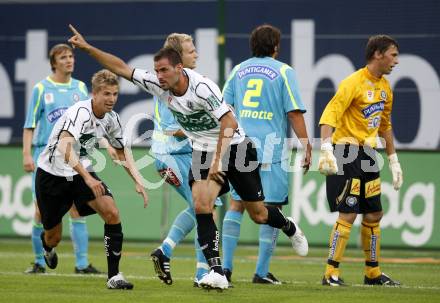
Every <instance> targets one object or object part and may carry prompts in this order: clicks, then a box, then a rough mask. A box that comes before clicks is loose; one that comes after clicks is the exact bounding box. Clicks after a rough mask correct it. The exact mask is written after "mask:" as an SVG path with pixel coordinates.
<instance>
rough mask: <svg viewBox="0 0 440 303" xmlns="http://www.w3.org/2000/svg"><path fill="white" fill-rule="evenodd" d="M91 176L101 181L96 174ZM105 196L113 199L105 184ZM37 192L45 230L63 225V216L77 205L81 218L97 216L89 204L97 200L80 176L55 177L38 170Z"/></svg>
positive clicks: (92, 173)
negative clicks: (73, 205)
mask: <svg viewBox="0 0 440 303" xmlns="http://www.w3.org/2000/svg"><path fill="white" fill-rule="evenodd" d="M90 174H91V175H92V176H93V178H95V179H96V180H101V179H99V177H98V176H97V175H96V174H95V173H94V172H90ZM102 185H103V186H104V188H105V195H107V196H110V197H113V196H112V194H111V193H110V190H109V189H108V187H107V185H105V183H104V182H103V183H102ZM35 191H36V196H37V204H38V208H39V210H40V213H41V222H42V223H43V227H44V229H46V230H48V229H51V228H53V227H55V226H56V225H57V224H59V223H61V221H62V218H63V216H64V215H65V214H66V213H67V212H68V211H69V209H70V208H71V207H72V204H75V207H76V209H77V210H78V213H79V214H80V215H81V216H88V215H92V214H95V213H96V212H95V210H94V209H93V208H91V207H90V206H89V205H88V202H90V201H92V200H95V195H94V194H93V192H92V190H91V189H90V188H89V187H88V186H87V184H86V183H85V182H84V179H83V178H82V177H81V176H80V175H75V176H73V177H70V179H68V178H67V177H59V176H54V175H52V174H50V173H48V172H46V171H44V170H43V169H41V168H38V169H37V172H36V176H35Z"/></svg>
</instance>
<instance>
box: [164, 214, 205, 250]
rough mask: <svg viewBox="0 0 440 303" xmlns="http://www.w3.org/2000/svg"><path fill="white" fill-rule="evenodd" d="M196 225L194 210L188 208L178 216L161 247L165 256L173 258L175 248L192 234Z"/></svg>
mask: <svg viewBox="0 0 440 303" xmlns="http://www.w3.org/2000/svg"><path fill="white" fill-rule="evenodd" d="M195 224H196V222H195V214H194V209H192V208H189V207H188V208H186V209H185V210H183V211H181V212H180V213H179V215H177V217H176V219H174V222H173V224H172V226H171V228H170V231H169V232H168V235H167V237H166V238H165V240H163V242H162V245H161V246H160V248H161V249H162V251H163V253H164V254H165V256H167V257H168V258H171V256H172V254H173V250H174V247H176V245H177V244H179V242H180V241H182V239H184V238H185V237H186V235H188V234H189V233H190V232H191V230H192V229H193V228H194V226H195Z"/></svg>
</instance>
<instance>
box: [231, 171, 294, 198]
mask: <svg viewBox="0 0 440 303" xmlns="http://www.w3.org/2000/svg"><path fill="white" fill-rule="evenodd" d="M282 164H283V163H282V162H278V163H267V164H261V168H260V178H261V183H262V185H263V192H264V197H265V199H264V202H265V203H271V204H277V205H286V204H288V203H289V199H288V190H289V175H288V172H287V171H286V170H284V169H283V168H282V167H281V166H282ZM231 198H232V199H234V200H236V201H241V200H242V199H241V198H240V196H239V195H238V194H237V192H236V191H235V190H234V188H233V187H232V186H231Z"/></svg>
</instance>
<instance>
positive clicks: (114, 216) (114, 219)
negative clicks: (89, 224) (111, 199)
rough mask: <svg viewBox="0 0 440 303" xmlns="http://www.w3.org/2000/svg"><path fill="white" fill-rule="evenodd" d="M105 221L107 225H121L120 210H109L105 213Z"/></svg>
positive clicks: (113, 208)
mask: <svg viewBox="0 0 440 303" xmlns="http://www.w3.org/2000/svg"><path fill="white" fill-rule="evenodd" d="M104 220H105V223H107V224H117V223H119V221H120V220H119V210H118V209H117V208H116V207H112V208H109V209H107V210H106V211H105V213H104Z"/></svg>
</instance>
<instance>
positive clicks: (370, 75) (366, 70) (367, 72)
mask: <svg viewBox="0 0 440 303" xmlns="http://www.w3.org/2000/svg"><path fill="white" fill-rule="evenodd" d="M364 74H365V76H367V78H368V79H370V80H371V81H373V82H378V81H380V80H381V79H382V78H377V77H375V76H373V75H372V74H371V73H370V71H369V70H368V67H366V66H365V67H364Z"/></svg>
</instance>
